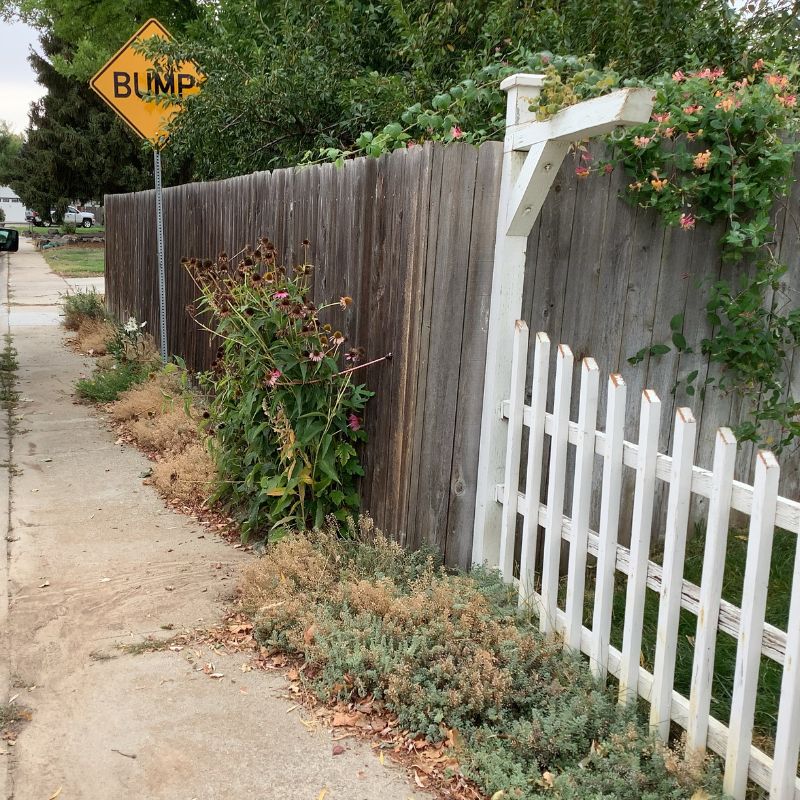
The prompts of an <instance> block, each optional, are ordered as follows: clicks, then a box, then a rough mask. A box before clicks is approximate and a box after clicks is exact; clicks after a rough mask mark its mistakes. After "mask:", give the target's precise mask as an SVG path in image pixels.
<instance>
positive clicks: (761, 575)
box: [722, 450, 796, 800]
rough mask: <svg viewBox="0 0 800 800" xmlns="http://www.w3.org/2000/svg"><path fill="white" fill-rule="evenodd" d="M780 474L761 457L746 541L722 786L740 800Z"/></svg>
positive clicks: (769, 455) (772, 463) (774, 464)
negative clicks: (745, 559)
mask: <svg viewBox="0 0 800 800" xmlns="http://www.w3.org/2000/svg"><path fill="white" fill-rule="evenodd" d="M780 471H781V470H780V467H779V466H778V462H777V461H776V460H775V456H774V455H772V453H770V452H769V451H766V450H762V451H761V452H760V453H759V454H758V458H757V459H756V479H755V483H754V486H753V510H752V512H751V515H750V530H749V533H748V540H747V561H746V562H745V567H744V585H743V587H742V615H741V618H740V622H739V645H738V647H737V648H736V671H735V672H734V678H733V698H732V699H731V718H730V725H729V731H728V752H727V754H726V757H725V778H724V780H723V784H722V785H723V789H724V791H725V793H726V794H729V795H731V796H732V797H734V798H735V800H743V798H744V796H745V791H746V789H747V772H748V768H749V766H750V745H751V744H752V741H753V717H754V715H755V708H756V692H757V691H758V668H759V665H760V662H761V641H762V639H763V636H764V614H765V612H766V608H767V584H768V581H769V564H770V560H771V557H772V539H773V536H774V533H775V508H776V503H777V498H778V478H779V477H780ZM795 766H796V765H795Z"/></svg>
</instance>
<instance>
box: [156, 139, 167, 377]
mask: <svg viewBox="0 0 800 800" xmlns="http://www.w3.org/2000/svg"><path fill="white" fill-rule="evenodd" d="M153 167H154V169H153V171H154V172H155V176H156V241H157V247H158V333H159V337H158V340H159V350H160V351H161V358H162V360H163V361H164V363H166V361H167V356H168V354H169V348H168V347H167V276H166V271H165V269H164V203H163V199H162V196H161V151H160V150H153Z"/></svg>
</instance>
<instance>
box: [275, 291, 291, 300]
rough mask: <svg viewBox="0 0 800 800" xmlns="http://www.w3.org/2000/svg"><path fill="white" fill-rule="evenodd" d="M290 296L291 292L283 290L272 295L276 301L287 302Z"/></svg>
mask: <svg viewBox="0 0 800 800" xmlns="http://www.w3.org/2000/svg"><path fill="white" fill-rule="evenodd" d="M288 296H289V292H287V291H286V289H281V290H280V291H278V292H275V294H273V295H272V297H273V298H274V299H275V300H285V299H286V298H287V297H288Z"/></svg>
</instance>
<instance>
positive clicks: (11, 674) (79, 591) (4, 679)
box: [0, 242, 412, 800]
mask: <svg viewBox="0 0 800 800" xmlns="http://www.w3.org/2000/svg"><path fill="white" fill-rule="evenodd" d="M21 244H22V247H21V250H20V252H19V253H16V254H13V255H11V257H10V275H9V273H8V270H9V266H8V264H9V261H7V260H5V256H3V258H4V260H3V262H2V275H0V285H1V286H3V287H6V286H7V287H8V294H9V295H10V303H9V300H8V297H4V298H3V309H4V313H3V315H2V320H0V321H1V322H2V330H3V331H5V330H6V328H7V327H8V328H10V332H11V335H12V336H13V345H14V347H15V348H16V350H17V351H18V358H19V383H18V389H19V391H20V393H21V396H20V400H19V404H18V407H17V408H16V409H15V410H14V411H13V412H12V419H11V422H12V426H11V427H12V431H11V439H10V458H8V457H7V456H6V455H4V454H3V450H4V448H5V449H8V445H7V444H6V443H7V442H8V441H9V440H8V437H7V436H5V434H4V436H5V438H0V460H6V463H8V462H9V461H10V465H11V466H10V469H8V468H5V465H4V468H3V469H2V470H0V496H2V497H3V498H4V500H3V501H2V502H6V500H5V498H8V503H9V505H8V513H7V514H5V513H3V512H0V526H2V525H5V526H7V530H5V529H4V533H5V539H6V541H7V545H8V558H7V559H2V558H0V561H2V562H3V564H2V566H0V635H2V637H3V640H2V641H1V642H0V645H2V651H0V652H2V653H4V654H7V658H4V659H3V663H2V665H0V702H6V701H7V700H9V699H10V698H11V697H14V696H17V699H16V702H17V703H18V704H22V705H25V706H27V707H28V708H30V709H31V712H32V719H31V722H29V723H27V725H26V726H25V727H24V728H23V730H22V732H21V733H20V736H19V738H18V739H17V742H16V744H15V745H14V746H10V745H7V743H6V742H3V741H0V799H2V800H8V799H9V798H13V800H47V798H51V797H56V796H57V797H58V798H59V800H77V798H86V799H87V800H88V799H89V798H91V799H94V798H96V799H97V800H101V798H102V800H108V799H109V798H128V797H130V798H134V797H136V798H144V799H145V800H149V799H152V800H158V799H160V798H164V799H165V800H166V798H170V800H173V799H174V798H185V800H191V799H192V798H196V799H197V800H215V799H216V798H219V799H220V800H221V799H222V798H225V799H226V800H232V799H234V798H237V799H238V798H263V799H264V800H267V798H270V799H272V798H281V799H282V800H284V799H285V800H295V799H296V800H317V798H318V797H319V796H320V793H321V792H322V790H323V789H327V793H325V795H324V796H325V798H326V800H368V798H370V799H371V798H375V797H380V798H381V800H407V799H408V798H410V797H411V796H412V792H411V790H410V786H409V783H408V781H407V779H406V777H405V776H404V775H403V774H401V773H400V772H398V771H396V770H394V769H390V768H387V767H382V766H381V765H380V764H379V762H378V760H377V759H376V758H375V757H374V755H373V754H372V753H371V752H370V748H369V747H368V745H366V744H363V743H359V742H356V741H354V740H352V739H349V740H345V741H344V742H342V744H345V745H346V747H347V750H346V752H345V753H344V754H342V755H338V756H333V755H332V742H331V734H330V732H329V731H325V730H316V731H312V732H309V731H308V729H307V728H306V726H304V725H303V724H302V722H301V720H300V719H299V717H298V712H297V711H293V712H292V713H289V712H290V710H291V706H290V704H289V702H288V701H287V700H286V699H285V698H284V697H283V696H282V695H283V690H284V686H285V683H284V679H283V678H282V677H281V676H280V675H272V674H265V673H259V672H242V670H241V668H240V667H241V665H242V663H243V662H244V661H245V660H246V659H245V658H244V657H243V656H239V657H233V656H218V655H217V654H214V653H211V652H203V653H202V654H201V655H200V656H199V657H198V656H196V655H195V654H191V655H192V657H193V661H194V663H191V662H190V660H189V659H188V658H187V653H186V652H182V653H172V652H159V653H152V654H145V655H139V656H133V655H123V654H121V653H120V651H119V649H118V647H117V645H118V644H120V643H131V642H137V641H140V640H141V639H142V638H144V637H145V636H147V635H155V636H166V635H167V634H166V633H165V632H164V630H163V628H164V626H174V629H175V630H180V629H181V628H183V627H189V628H192V627H197V626H206V625H210V624H213V623H214V622H216V621H217V620H218V619H219V618H220V616H221V613H222V610H223V601H224V599H225V598H226V597H227V596H229V595H230V593H231V591H232V590H233V588H234V584H235V580H236V571H237V568H238V566H239V565H240V564H241V563H242V562H243V561H244V560H245V559H247V558H248V557H249V556H247V555H245V554H242V553H241V552H239V551H238V550H235V549H233V548H232V547H231V546H230V545H228V544H226V543H224V542H223V541H221V540H219V539H217V538H216V537H214V536H213V534H211V533H210V532H209V531H208V530H206V529H205V528H203V526H201V525H199V524H198V523H196V522H194V521H193V520H190V519H188V518H186V517H183V516H179V515H176V514H174V513H172V512H170V511H169V510H167V509H166V508H165V507H164V505H163V504H162V502H161V500H160V499H159V497H158V496H157V495H156V494H155V492H154V491H153V490H152V489H151V488H150V487H146V486H143V485H142V480H141V477H140V473H142V471H143V470H145V469H147V467H148V462H147V460H146V459H145V458H144V457H143V456H142V455H140V454H139V453H138V452H137V451H135V450H133V449H131V448H128V447H124V446H121V445H118V444H116V442H115V436H114V434H113V433H112V432H111V431H110V430H108V429H107V428H106V427H105V426H104V425H103V423H102V420H101V419H100V418H99V416H98V415H97V414H96V413H95V412H94V411H92V410H91V409H89V408H88V407H86V406H83V405H76V404H75V402H74V400H73V384H74V381H75V379H76V378H77V377H79V375H80V374H81V373H85V374H88V373H89V371H90V370H91V368H92V364H91V362H90V361H89V360H87V359H84V358H81V357H80V356H78V355H76V354H74V353H72V352H70V351H68V350H67V349H65V347H64V346H63V338H64V337H63V332H62V329H61V328H60V327H58V325H57V322H58V309H57V305H56V304H57V300H58V295H59V294H63V293H64V291H65V290H66V284H65V282H64V281H63V279H61V278H59V277H57V276H55V275H53V274H52V273H51V272H50V271H49V269H48V268H47V265H46V264H45V262H44V260H43V259H42V257H41V256H40V255H39V254H38V253H37V252H35V251H34V250H33V248H32V247H31V246H30V245H29V244H28V243H27V242H25V243H21ZM218 565H221V566H218ZM6 588H7V589H8V591H7V605H8V609H7V613H6V611H5V605H6V591H5V590H6ZM210 661H213V663H214V668H215V671H216V672H221V673H224V675H225V677H224V678H222V679H212V678H210V677H209V676H207V675H206V674H204V673H203V672H202V671H198V670H197V669H196V665H197V664H198V663H201V664H202V663H203V662H210ZM4 780H5V786H3V781H4ZM59 790H60V793H58V794H56V793H57V792H59Z"/></svg>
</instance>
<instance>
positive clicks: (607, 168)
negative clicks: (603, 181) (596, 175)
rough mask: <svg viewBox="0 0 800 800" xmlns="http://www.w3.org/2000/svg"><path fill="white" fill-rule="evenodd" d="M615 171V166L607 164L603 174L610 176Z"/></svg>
mask: <svg viewBox="0 0 800 800" xmlns="http://www.w3.org/2000/svg"><path fill="white" fill-rule="evenodd" d="M613 171H614V165H613V164H606V165H605V166H604V167H603V172H605V174H606V175H610V174H611V173H612V172H613Z"/></svg>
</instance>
